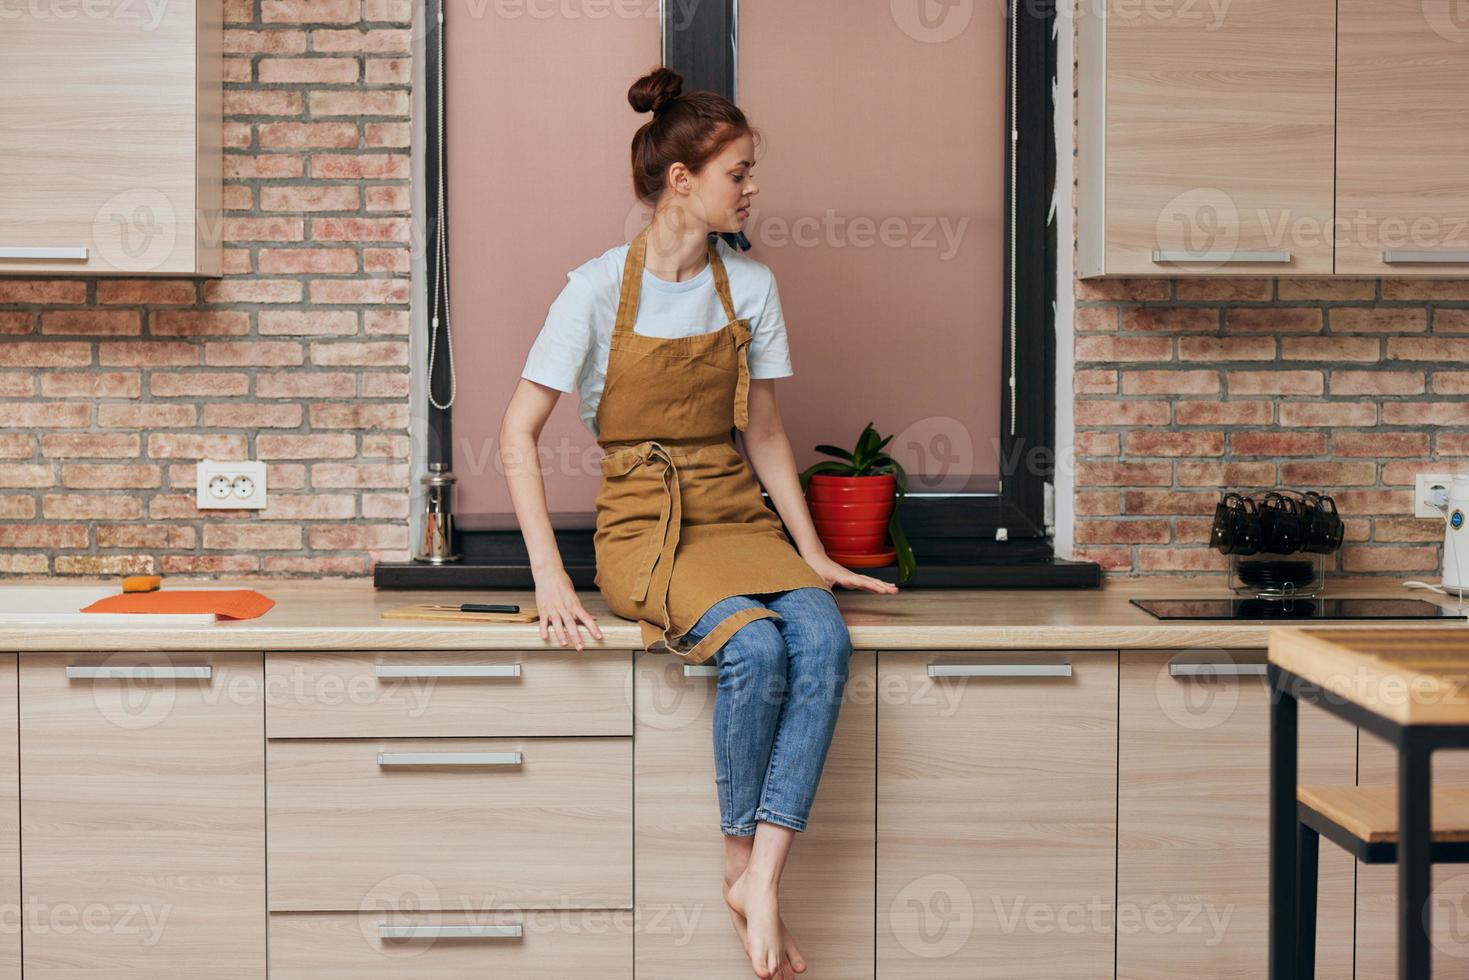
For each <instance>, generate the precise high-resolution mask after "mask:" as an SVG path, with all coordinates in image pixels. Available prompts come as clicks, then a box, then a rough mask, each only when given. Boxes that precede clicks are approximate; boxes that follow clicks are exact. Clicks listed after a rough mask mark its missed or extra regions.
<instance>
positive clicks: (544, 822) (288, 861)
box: [268, 738, 632, 912]
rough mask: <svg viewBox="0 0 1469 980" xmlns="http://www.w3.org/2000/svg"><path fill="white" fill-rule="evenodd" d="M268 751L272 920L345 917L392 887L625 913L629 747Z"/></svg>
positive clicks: (454, 900)
mask: <svg viewBox="0 0 1469 980" xmlns="http://www.w3.org/2000/svg"><path fill="white" fill-rule="evenodd" d="M268 752H269V761H268V770H269V779H268V789H269V820H270V838H269V868H270V907H271V909H272V910H279V911H324V912H356V911H358V910H359V909H360V908H361V907H362V903H363V902H364V900H366V899H367V898H368V897H369V896H370V895H372V894H374V893H375V892H376V891H377V890H379V889H381V888H383V887H384V886H385V883H389V884H390V883H391V882H392V881H395V880H413V881H418V882H420V883H421V884H422V886H423V888H424V889H425V890H426V891H425V894H424V896H423V898H422V901H423V903H424V904H422V905H421V906H419V907H421V908H425V909H437V910H441V911H442V910H448V909H460V908H475V909H503V908H558V907H559V908H631V907H632V740H631V739H629V738H524V739H510V738H507V739H443V738H439V739H377V740H373V739H355V740H343V739H310V740H282V739H272V740H271V741H270V745H269V750H268ZM513 753H519V756H520V762H519V763H514V762H513V761H512V760H509V759H505V758H503V755H504V754H513ZM486 756H492V757H488V758H487V757H486ZM404 875H407V876H410V878H409V879H402V876H404Z"/></svg>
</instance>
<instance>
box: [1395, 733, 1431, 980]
mask: <svg viewBox="0 0 1469 980" xmlns="http://www.w3.org/2000/svg"><path fill="white" fill-rule="evenodd" d="M1432 758H1433V756H1432V749H1431V748H1430V747H1428V746H1426V745H1424V744H1422V742H1421V741H1420V740H1418V739H1415V738H1414V737H1413V733H1412V732H1411V731H1407V732H1404V733H1403V742H1402V744H1401V745H1399V746H1398V977H1399V978H1400V980H1429V961H1430V954H1431V952H1432V950H1431V948H1430V946H1429V930H1430V928H1431V921H1432V917H1431V913H1430V909H1429V907H1428V897H1429V889H1430V887H1431V886H1432V875H1433V864H1432V860H1431V845H1432V836H1431V833H1432V831H1431V827H1432V824H1431V823H1430V813H1431V809H1432V796H1431V792H1432V789H1433V768H1432V761H1431V760H1432Z"/></svg>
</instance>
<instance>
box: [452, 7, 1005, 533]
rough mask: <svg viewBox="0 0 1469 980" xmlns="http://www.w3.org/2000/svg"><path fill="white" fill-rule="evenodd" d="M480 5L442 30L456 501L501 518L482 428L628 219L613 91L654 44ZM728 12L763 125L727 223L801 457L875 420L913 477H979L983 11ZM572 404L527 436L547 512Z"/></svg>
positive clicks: (631, 206)
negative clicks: (541, 464) (771, 301)
mask: <svg viewBox="0 0 1469 980" xmlns="http://www.w3.org/2000/svg"><path fill="white" fill-rule="evenodd" d="M649 6H650V7H653V9H656V7H655V6H654V5H649ZM484 9H485V10H486V11H487V12H488V13H487V15H486V16H484V17H483V18H481V19H478V20H474V19H472V18H470V17H467V16H462V15H461V16H459V17H457V18H456V20H455V23H454V25H453V29H452V30H451V31H450V32H449V35H448V36H449V40H450V51H449V64H450V66H451V77H450V82H449V84H450V93H451V94H450V103H449V107H450V119H449V123H448V125H449V132H450V134H451V143H450V146H449V153H450V161H449V171H450V193H451V196H452V202H453V203H452V205H451V207H452V214H451V219H450V220H451V249H452V251H451V258H450V264H451V268H452V270H453V274H454V282H453V286H454V313H455V317H456V320H455V326H456V328H457V332H456V335H455V340H456V343H455V350H456V356H457V364H458V368H459V378H460V387H459V398H458V402H457V403H456V405H455V407H454V413H453V416H454V430H455V445H454V470H455V472H456V474H458V476H459V490H458V497H457V501H456V503H457V509H458V511H459V513H460V514H461V515H468V514H476V513H487V512H508V511H509V510H510V509H511V507H510V501H509V495H508V493H507V492H506V489H505V485H504V479H503V476H502V475H501V473H500V472H499V465H498V460H497V458H496V452H495V449H496V433H497V431H498V427H499V423H500V419H501V416H502V414H503V411H504V407H505V404H506V402H507V401H508V399H509V397H510V394H511V392H512V391H513V389H514V387H515V384H516V381H517V378H518V376H519V372H520V368H521V366H522V364H523V362H524V358H525V354H526V351H527V350H528V349H529V346H530V343H531V341H532V339H533V338H534V336H535V334H536V332H537V331H538V330H539V329H540V326H541V324H542V322H543V321H544V318H545V314H546V308H547V307H548V306H549V305H550V303H551V301H552V300H553V299H554V298H555V296H556V294H557V293H558V292H559V290H560V289H561V286H562V285H563V284H564V283H565V275H566V272H567V271H568V270H570V269H572V268H574V267H575V266H577V265H579V264H580V263H582V262H584V261H586V260H587V259H589V258H592V257H593V256H595V255H598V254H600V253H601V252H603V251H605V250H606V249H607V248H610V247H611V246H613V245H615V244H618V243H621V242H624V241H627V240H628V238H629V236H630V235H631V234H633V233H635V232H636V230H637V229H638V228H639V227H641V222H640V220H639V218H640V217H641V215H642V210H641V208H640V207H639V206H637V205H636V202H635V200H634V198H633V196H632V191H631V188H630V177H629V174H628V144H629V141H630V140H631V137H632V134H633V132H634V131H635V130H636V128H637V126H638V125H639V123H641V122H642V121H644V120H645V119H646V117H641V116H638V115H637V114H636V113H634V112H633V111H632V110H631V108H629V107H628V105H627V102H626V98H625V93H626V91H627V87H628V85H629V84H631V82H632V81H633V80H634V79H635V78H636V77H637V76H638V75H639V74H641V73H642V72H644V71H646V70H648V69H649V68H651V67H652V66H654V65H655V64H657V62H658V57H659V54H658V52H659V35H658V24H657V20H656V18H641V19H620V18H618V17H615V16H609V17H605V18H602V19H598V20H590V19H585V18H567V17H554V18H546V19H540V20H537V19H532V18H530V17H529V16H525V17H522V18H518V19H515V18H501V17H496V16H494V14H493V11H494V9H495V8H494V6H493V5H490V6H487V7H485V8H484ZM507 9H509V8H507ZM609 9H617V8H616V5H613V6H612V7H611V8H609ZM740 13H741V21H740V42H741V43H740V60H739V64H740V77H739V80H738V85H739V101H740V104H741V106H742V107H743V108H744V109H745V111H746V113H747V114H748V115H749V116H750V119H751V121H752V123H753V124H754V125H755V126H756V127H757V128H759V129H760V130H761V131H762V133H763V135H764V137H765V142H764V143H763V144H762V146H761V147H760V150H759V152H760V154H761V156H760V157H759V166H758V167H757V169H756V170H755V175H756V177H757V178H758V180H759V183H760V187H761V193H760V194H759V196H758V198H757V199H756V201H755V209H754V212H753V214H752V216H751V221H750V223H749V226H748V229H747V234H748V235H749V237H750V239H751V241H752V242H753V243H754V249H753V250H752V251H751V253H750V254H751V255H752V256H753V257H755V258H757V259H758V260H759V261H761V262H764V263H765V264H767V265H769V266H770V267H771V268H772V269H773V270H774V272H775V275H776V279H777V282H778V283H779V286H780V293H781V298H782V302H783V305H784V308H785V312H786V320H787V324H788V327H789V330H790V343H791V354H792V361H793V363H794V366H795V370H796V377H795V378H792V379H790V380H788V381H782V382H781V383H780V385H779V392H780V399H781V405H782V412H783V415H784V418H785V420H786V424H787V427H788V430H789V432H790V436H791V442H792V445H793V446H794V447H795V448H796V455H797V462H798V464H800V465H801V466H805V465H806V464H808V463H810V462H814V461H815V460H816V459H818V458H820V457H818V456H817V454H815V453H814V451H813V450H812V449H811V447H812V446H813V445H814V444H816V443H821V442H834V443H837V444H839V445H841V444H850V443H851V442H853V441H854V440H855V438H856V436H857V434H858V433H859V432H860V431H861V429H862V427H863V426H864V425H865V424H866V423H867V422H868V421H869V420H872V421H875V422H876V423H877V425H878V427H879V428H880V429H882V430H883V432H885V433H893V434H897V438H896V439H895V440H894V443H893V446H892V448H893V449H894V450H895V451H897V452H898V454H899V457H900V459H901V460H902V461H903V462H904V463H905V465H907V466H908V467H909V470H910V472H911V473H912V474H913V475H914V476H915V477H917V476H919V475H920V474H924V473H930V474H942V473H946V472H947V473H971V472H973V473H982V474H993V473H995V472H997V465H996V462H995V457H996V453H995V449H994V440H995V439H996V438H997V437H998V433H999V406H1000V389H999V381H998V379H999V370H998V365H997V363H996V362H997V361H998V359H999V358H1000V354H1001V336H1002V334H1001V301H1002V298H1003V293H1002V283H1001V268H1002V265H1001V248H1002V221H1003V207H1002V205H1003V194H1004V182H1003V160H1004V147H1003V142H1002V140H1003V135H1004V71H1005V23H1004V19H1003V16H1002V14H1001V12H1000V11H999V9H998V7H997V5H993V4H977V5H975V9H974V11H973V13H972V17H971V19H970V21H969V22H968V23H967V25H966V26H965V27H964V28H963V30H962V31H960V32H959V34H958V36H956V37H952V38H948V37H946V38H944V39H943V43H929V41H928V40H924V39H923V38H924V36H925V35H924V34H923V32H922V31H921V30H919V31H913V30H911V28H910V29H909V30H905V29H904V27H903V26H901V25H899V24H898V23H897V22H895V20H894V17H893V14H892V12H891V9H890V5H889V4H888V3H886V2H875V0H874V2H868V3H865V4H861V5H858V4H854V3H851V2H850V0H848V2H846V3H841V2H837V0H820V2H815V0H808V2H804V3H801V4H785V3H774V2H770V0H765V2H745V3H742V4H741V6H740ZM529 79H535V81H534V84H531V83H530V82H529V81H528V80H529ZM574 399H575V396H574V395H564V396H562V398H561V401H560V403H559V404H558V406H557V409H556V412H555V414H554V415H553V417H552V419H551V421H550V423H548V425H547V428H546V431H545V433H544V434H543V437H542V446H543V447H544V451H545V452H549V453H551V454H552V458H553V460H554V462H553V463H552V465H551V467H550V468H549V470H548V475H547V495H548V498H549V502H550V507H551V510H552V511H553V512H554V511H583V512H585V511H591V510H592V509H593V500H594V496H595V493H596V485H597V472H598V471H597V465H596V459H597V456H598V455H599V450H598V448H597V446H596V443H595V442H594V441H593V440H592V438H591V437H590V435H589V434H588V433H587V432H586V431H585V430H584V429H583V428H582V426H581V424H580V422H579V421H578V420H577V418H576V412H575V404H574ZM935 482H936V481H927V482H926V483H925V481H922V480H915V486H925V485H927V486H930V487H932V486H934V485H935Z"/></svg>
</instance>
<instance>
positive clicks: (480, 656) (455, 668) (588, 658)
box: [265, 650, 632, 738]
mask: <svg viewBox="0 0 1469 980" xmlns="http://www.w3.org/2000/svg"><path fill="white" fill-rule="evenodd" d="M265 676H266V682H267V684H266V690H267V692H268V697H267V707H266V731H267V732H268V733H269V735H270V737H271V738H306V737H315V738H361V737H366V738H409V737H456V738H479V737H496V736H531V735H623V736H630V735H632V654H631V653H629V652H627V651H601V650H586V651H582V652H572V653H563V652H561V651H559V650H557V651H544V650H536V651H528V652H526V653H517V652H504V653H500V652H484V651H468V650H465V651H453V650H439V651H426V650H413V651H409V652H406V653H393V652H381V653H273V654H267V656H266V660H265Z"/></svg>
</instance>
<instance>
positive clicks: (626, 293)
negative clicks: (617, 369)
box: [612, 225, 739, 334]
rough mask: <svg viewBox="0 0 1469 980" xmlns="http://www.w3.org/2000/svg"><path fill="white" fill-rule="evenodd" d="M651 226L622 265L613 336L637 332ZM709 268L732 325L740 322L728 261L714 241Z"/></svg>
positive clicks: (636, 239)
mask: <svg viewBox="0 0 1469 980" xmlns="http://www.w3.org/2000/svg"><path fill="white" fill-rule="evenodd" d="M651 227H652V226H651V225H649V226H648V227H647V228H644V229H643V230H642V231H640V232H638V237H637V238H634V239H633V241H632V245H631V246H630V247H629V248H628V250H627V259H626V261H625V262H623V265H622V291H621V293H620V294H619V296H618V299H617V322H616V323H615V324H614V325H613V328H612V332H613V334H629V333H632V332H633V329H632V328H633V324H635V323H637V319H638V300H639V298H640V297H641V295H642V289H643V262H644V260H645V259H646V257H647V254H648V229H649V228H651ZM709 266H710V268H711V269H712V270H713V272H714V289H715V291H716V292H717V293H719V302H720V303H721V304H723V306H724V313H725V315H726V316H727V317H729V319H730V322H734V321H735V320H737V319H739V318H738V317H737V316H735V305H734V299H733V297H732V296H731V295H730V291H729V273H728V272H727V271H726V270H725V268H724V261H723V260H722V259H720V257H719V249H718V248H717V247H716V246H715V244H714V240H713V239H710V240H709Z"/></svg>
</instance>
